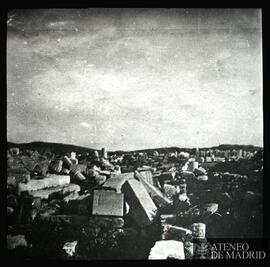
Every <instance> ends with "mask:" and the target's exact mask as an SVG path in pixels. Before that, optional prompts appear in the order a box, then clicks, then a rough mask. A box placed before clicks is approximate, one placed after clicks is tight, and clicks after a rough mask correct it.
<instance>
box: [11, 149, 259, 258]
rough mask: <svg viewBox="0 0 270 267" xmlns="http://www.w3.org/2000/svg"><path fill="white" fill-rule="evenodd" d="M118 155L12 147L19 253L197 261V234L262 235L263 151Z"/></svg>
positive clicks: (14, 237) (14, 253) (14, 238)
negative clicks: (216, 156) (213, 156)
mask: <svg viewBox="0 0 270 267" xmlns="http://www.w3.org/2000/svg"><path fill="white" fill-rule="evenodd" d="M109 154H110V155H109V156H108V153H107V152H106V151H105V149H102V150H101V152H98V151H94V152H93V153H79V152H77V153H75V152H72V151H70V153H65V154H62V155H61V154H58V155H57V154H53V153H50V152H46V153H41V152H40V153H39V152H37V151H32V150H27V149H19V148H15V147H14V148H10V149H9V150H8V152H7V222H8V224H7V249H8V255H9V256H10V257H13V258H15V259H39V260H40V259H65V260H67V259H68V260H96V259H102V260H104V259H165V260H166V259H179V260H192V259H193V258H194V249H193V244H194V243H195V242H196V240H198V239H205V238H256V237H258V238H259V237H262V227H263V225H262V216H263V215H262V214H263V210H262V204H263V201H262V184H263V181H262V180H263V159H262V151H257V152H256V153H253V154H252V155H250V154H249V157H248V158H247V157H245V158H244V157H238V158H237V157H233V156H232V157H231V158H226V159H225V160H217V161H215V160H212V161H210V160H208V161H209V162H208V163H209V164H207V157H208V158H209V155H208V156H207V155H206V156H201V155H199V154H198V151H197V150H196V152H195V153H194V154H192V153H187V152H184V151H183V152H181V153H174V154H171V153H164V154H160V153H158V151H154V152H153V153H146V152H145V153H125V154H122V155H117V154H112V153H109ZM205 159H206V160H205Z"/></svg>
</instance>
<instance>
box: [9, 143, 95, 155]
mask: <svg viewBox="0 0 270 267" xmlns="http://www.w3.org/2000/svg"><path fill="white" fill-rule="evenodd" d="M7 146H8V148H11V147H18V148H20V149H29V150H36V151H38V152H39V153H40V154H43V153H44V152H52V153H60V154H65V153H68V152H72V151H74V152H76V153H86V152H90V153H91V152H93V151H94V150H95V149H92V148H87V147H82V146H75V145H68V144H61V143H48V142H31V143H21V144H17V143H12V142H8V143H7Z"/></svg>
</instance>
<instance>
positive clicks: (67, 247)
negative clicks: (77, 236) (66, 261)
mask: <svg viewBox="0 0 270 267" xmlns="http://www.w3.org/2000/svg"><path fill="white" fill-rule="evenodd" d="M77 244H78V241H73V242H66V243H65V244H64V246H63V248H62V249H63V250H64V251H65V252H66V254H67V256H73V254H74V253H75V248H76V246H77Z"/></svg>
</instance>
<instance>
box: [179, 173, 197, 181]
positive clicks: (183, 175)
mask: <svg viewBox="0 0 270 267" xmlns="http://www.w3.org/2000/svg"><path fill="white" fill-rule="evenodd" d="M182 177H183V178H184V179H187V180H192V179H194V178H195V174H194V173H193V172H191V171H183V172H182Z"/></svg>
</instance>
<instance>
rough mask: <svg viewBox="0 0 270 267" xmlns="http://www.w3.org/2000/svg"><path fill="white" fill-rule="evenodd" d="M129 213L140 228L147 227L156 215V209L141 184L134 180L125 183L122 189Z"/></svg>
mask: <svg viewBox="0 0 270 267" xmlns="http://www.w3.org/2000/svg"><path fill="white" fill-rule="evenodd" d="M122 192H123V193H124V194H125V198H126V201H127V202H128V204H129V206H130V213H131V215H132V217H133V219H134V221H135V222H136V223H137V224H138V225H139V226H141V227H144V226H146V225H149V224H150V223H151V222H152V221H153V219H154V216H155V214H156V211H157V207H156V205H155V203H154V202H153V200H152V199H151V197H150V196H149V194H148V193H147V191H146V189H145V187H144V186H143V184H142V183H140V182H139V181H137V180H135V179H130V180H128V181H126V182H125V184H124V185H123V187H122Z"/></svg>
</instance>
